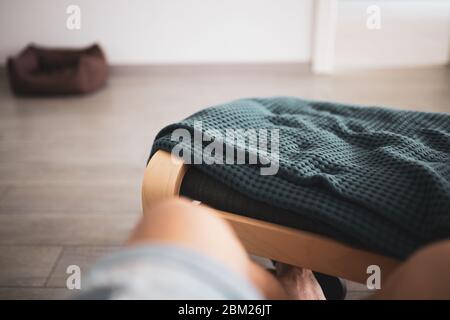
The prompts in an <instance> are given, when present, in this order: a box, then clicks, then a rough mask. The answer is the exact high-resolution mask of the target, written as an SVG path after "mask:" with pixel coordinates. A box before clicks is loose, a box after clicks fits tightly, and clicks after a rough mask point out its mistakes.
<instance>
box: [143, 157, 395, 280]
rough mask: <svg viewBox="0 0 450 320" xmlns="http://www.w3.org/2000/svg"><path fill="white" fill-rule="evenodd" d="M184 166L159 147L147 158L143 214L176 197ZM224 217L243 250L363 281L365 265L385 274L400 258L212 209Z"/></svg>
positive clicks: (383, 275)
mask: <svg viewBox="0 0 450 320" xmlns="http://www.w3.org/2000/svg"><path fill="white" fill-rule="evenodd" d="M187 170H188V165H185V164H184V163H183V161H182V160H181V159H179V158H176V157H172V156H171V154H170V153H168V152H166V151H162V150H159V151H157V152H156V153H155V154H154V155H153V157H152V158H151V160H150V162H149V163H148V166H147V168H146V170H145V174H144V182H143V186H142V206H143V210H144V214H145V212H146V210H147V208H148V207H149V206H150V205H151V203H152V202H154V201H157V200H160V199H164V198H170V197H177V196H178V195H179V192H180V186H181V182H182V181H183V178H184V175H185V173H186V171H187ZM215 212H216V214H217V215H218V216H219V217H221V218H223V219H225V220H226V221H228V222H229V223H230V224H231V226H232V227H233V229H234V230H235V232H236V234H237V236H238V237H239V238H240V240H241V241H242V243H243V245H244V247H245V248H246V250H247V251H248V252H249V253H251V254H255V255H258V256H262V257H266V258H269V259H273V260H276V261H280V262H284V263H288V264H291V265H295V266H299V267H306V268H309V269H312V270H314V271H319V272H323V273H326V274H329V275H334V276H338V277H342V278H345V279H348V280H352V281H356V282H360V283H365V282H366V279H367V277H368V274H367V267H368V266H370V265H378V266H379V267H380V268H381V272H382V277H383V278H385V277H386V276H387V275H388V274H389V273H391V272H392V271H393V270H394V269H395V268H396V267H397V266H398V265H399V264H400V261H398V260H395V259H392V258H390V257H386V256H382V255H379V254H375V253H372V252H368V251H364V250H361V249H356V248H353V247H351V246H348V245H345V244H343V243H340V242H338V241H336V240H333V239H330V238H327V237H324V236H320V235H317V234H313V233H310V232H306V231H301V230H297V229H293V228H288V227H285V226H280V225H276V224H273V223H269V222H265V221H260V220H257V219H253V218H248V217H244V216H240V215H237V214H233V213H229V212H224V211H220V210H215Z"/></svg>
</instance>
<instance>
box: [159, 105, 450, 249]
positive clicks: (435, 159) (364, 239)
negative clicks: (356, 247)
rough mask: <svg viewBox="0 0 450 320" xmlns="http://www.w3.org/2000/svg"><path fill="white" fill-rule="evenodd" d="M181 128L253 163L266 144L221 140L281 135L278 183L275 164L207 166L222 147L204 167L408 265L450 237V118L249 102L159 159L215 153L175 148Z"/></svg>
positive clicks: (214, 116)
mask: <svg viewBox="0 0 450 320" xmlns="http://www.w3.org/2000/svg"><path fill="white" fill-rule="evenodd" d="M198 121H201V127H199V126H198ZM196 123H197V125H196ZM199 128H200V129H199ZM175 129H185V130H182V133H183V132H184V133H186V132H189V133H191V134H192V136H194V135H195V134H198V133H199V132H198V131H199V130H200V131H202V132H204V133H205V132H207V131H210V132H213V133H212V136H211V133H210V134H209V135H210V136H209V138H210V139H209V141H202V147H203V148H205V147H207V146H208V145H209V144H210V143H211V141H214V140H215V138H217V141H218V142H220V144H221V145H222V144H223V150H230V149H231V150H234V149H236V150H235V151H236V154H237V152H238V151H239V150H238V149H239V148H244V149H245V152H246V153H245V154H246V159H248V158H250V157H251V155H252V154H254V153H255V152H256V153H257V152H258V151H260V150H258V149H259V145H257V148H256V149H255V148H254V147H252V145H251V143H250V140H248V143H246V144H244V145H242V144H239V143H231V142H232V141H231V140H229V139H228V140H227V139H224V140H221V139H220V136H222V137H226V131H227V130H229V129H231V130H233V129H255V130H257V132H259V131H258V130H261V129H266V130H268V132H271V131H276V129H278V132H279V142H280V143H279V152H278V154H279V163H278V167H279V168H278V170H277V172H276V174H275V175H263V174H261V167H264V166H267V161H266V162H265V163H263V161H257V163H249V161H246V162H245V163H244V164H233V163H228V164H227V159H225V155H223V159H222V160H223V161H222V162H224V163H225V164H220V161H216V162H215V163H213V164H206V163H205V162H207V161H208V160H209V163H211V161H210V160H211V158H212V159H215V160H220V159H219V158H221V157H222V154H221V153H220V152H219V151H222V150H220V149H219V148H216V149H215V150H213V151H211V149H209V150H208V151H211V157H210V159H205V158H204V161H203V162H202V164H199V163H197V164H195V165H196V166H197V167H198V169H200V170H201V171H203V172H204V173H206V174H208V175H210V176H211V177H213V178H215V179H216V180H217V181H219V182H221V183H223V184H225V185H227V186H229V187H231V188H233V189H235V190H237V191H239V192H241V193H242V194H244V195H246V196H247V197H250V198H252V199H255V200H258V201H262V202H266V203H270V204H271V205H274V206H276V207H280V208H284V209H287V210H290V211H292V212H295V213H296V214H298V215H299V216H304V217H306V218H309V219H312V220H313V221H316V222H317V223H318V224H320V223H324V224H327V225H332V226H333V227H335V228H336V229H337V230H339V231H340V232H342V234H348V235H350V236H351V237H352V238H354V239H358V243H359V244H362V245H363V246H364V247H366V248H369V249H371V250H374V251H377V252H380V253H383V254H386V255H390V256H393V257H397V258H405V257H407V256H408V255H409V254H411V253H412V252H413V251H414V250H416V249H417V248H418V247H420V246H422V245H424V244H426V243H429V242H431V241H434V240H437V239H442V238H448V237H450V115H448V114H440V113H424V112H415V111H402V110H392V109H387V108H380V107H361V106H355V105H346V104H338V103H330V102H317V101H308V100H301V99H297V98H290V97H276V98H268V99H242V100H237V101H234V102H231V103H226V104H222V105H219V106H215V107H211V108H207V109H205V110H203V111H201V112H198V113H196V114H194V115H192V116H191V117H189V118H187V119H185V120H183V121H181V122H179V123H176V124H173V125H170V126H168V127H166V128H164V129H163V130H162V131H161V132H160V133H159V134H158V135H157V137H156V139H155V142H154V145H153V149H152V154H153V153H154V152H155V151H156V150H158V149H164V150H167V151H172V150H173V148H174V147H176V146H178V147H180V145H181V146H184V147H186V146H188V147H189V148H190V150H191V153H188V152H186V151H183V152H181V153H180V155H183V156H184V157H191V158H192V163H195V156H198V155H199V152H200V156H201V155H202V153H201V152H203V155H204V154H205V149H203V151H199V150H198V148H197V149H196V148H194V143H191V142H188V141H185V140H184V138H183V137H181V136H180V135H176V139H174V136H173V135H172V134H173V132H174V130H175ZM235 131H236V130H235ZM263 131H264V130H263ZM261 132H262V131H261ZM239 134H240V133H239V130H237V135H239ZM267 136H268V138H267V139H266V140H267V141H268V143H267V145H268V146H269V147H268V150H267V152H265V153H264V152H262V154H265V155H269V156H268V158H269V160H270V159H271V157H272V155H270V151H273V150H271V149H273V147H272V145H271V144H270V143H271V142H272V140H273V139H274V136H270V135H269V134H267ZM248 137H249V136H247V138H248ZM258 139H259V137H258ZM244 141H247V140H245V137H244ZM258 141H260V140H258ZM241 142H242V140H241ZM262 142H264V140H262ZM253 146H254V145H253ZM216 147H217V144H216ZM227 148H228V149H227ZM263 151H264V150H263ZM223 153H225V152H223ZM197 160H198V159H197ZM266 160H267V159H266ZM272 160H273V159H272ZM197 162H198V161H197ZM273 214H274V215H276V214H277V213H276V212H274V213H273ZM338 240H339V239H338Z"/></svg>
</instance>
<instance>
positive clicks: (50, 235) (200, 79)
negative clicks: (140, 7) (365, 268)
mask: <svg viewBox="0 0 450 320" xmlns="http://www.w3.org/2000/svg"><path fill="white" fill-rule="evenodd" d="M449 84H450V70H449V69H448V68H434V69H416V70H397V71H386V72H383V71H376V72H373V71H372V72H360V73H347V74H341V75H339V76H332V77H327V76H312V75H310V74H309V72H308V71H307V68H306V67H304V66H296V65H282V66H276V65H271V66H202V67H193V66H178V67H174V66H172V67H169V66H167V67H151V68H145V69H143V70H142V69H126V68H119V69H114V70H113V72H112V77H111V79H110V82H109V85H108V86H107V87H106V88H105V89H104V90H101V91H100V92H98V93H95V94H92V95H88V96H84V97H67V98H20V99H19V98H15V97H13V96H12V95H11V93H10V92H9V88H8V85H7V82H6V80H5V74H4V72H1V74H0V298H9V299H11V298H13V299H15V298H31V299H39V298H64V297H66V296H67V295H68V294H69V293H70V292H69V291H68V290H67V289H65V279H66V274H65V270H66V268H67V266H68V265H71V264H77V265H79V266H80V267H81V268H82V271H85V270H86V268H87V266H88V265H90V264H91V263H92V261H93V260H95V259H96V258H98V257H99V256H102V255H104V254H106V253H108V252H111V251H113V250H116V249H117V248H118V247H119V246H120V245H121V244H122V242H123V241H124V239H125V238H126V237H127V234H128V233H129V231H130V229H131V228H132V227H133V225H134V224H135V223H136V221H137V219H138V218H139V215H140V184H141V179H142V175H143V171H144V166H145V162H146V158H147V156H148V152H149V149H150V146H151V144H152V140H153V138H154V136H155V134H156V133H157V131H158V129H160V128H162V127H163V126H164V125H166V124H169V123H171V122H174V121H177V120H179V119H181V118H183V117H186V116H188V115H189V114H191V113H193V112H195V111H197V110H199V109H201V108H204V107H207V106H210V105H213V104H217V103H221V102H224V101H228V100H233V99H237V98H241V97H249V96H274V95H291V96H299V97H305V98H313V99H323V100H334V101H341V102H351V103H362V104H372V105H389V106H393V107H398V108H405V109H414V110H423V111H437V112H450V88H449ZM363 291H364V287H361V286H358V285H355V284H350V293H349V295H348V298H360V297H362V296H363V295H364V294H365V293H363Z"/></svg>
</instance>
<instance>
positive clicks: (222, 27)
mask: <svg viewBox="0 0 450 320" xmlns="http://www.w3.org/2000/svg"><path fill="white" fill-rule="evenodd" d="M312 1H313V0H226V1H218V0H217V1H216V0H128V1H127V0H69V1H67V0H1V1H0V63H4V61H5V59H6V57H7V56H8V55H10V54H14V53H16V52H17V51H18V50H20V49H21V48H22V47H23V46H24V45H26V44H27V43H29V42H30V41H33V42H34V43H38V44H44V45H52V46H80V45H86V44H89V43H91V42H94V41H99V42H100V43H101V44H102V45H103V46H104V48H105V50H106V52H107V54H108V57H109V60H110V62H111V63H113V64H140V63H144V64H145V63H196V62H202V63H208V62H212V63H214V62H306V61H309V60H310V52H311V46H310V43H311V26H312ZM69 4H77V5H79V6H80V7H81V22H82V23H81V30H79V31H77V30H73V31H70V30H67V29H66V18H67V15H66V12H65V11H66V7H67V6H68V5H69Z"/></svg>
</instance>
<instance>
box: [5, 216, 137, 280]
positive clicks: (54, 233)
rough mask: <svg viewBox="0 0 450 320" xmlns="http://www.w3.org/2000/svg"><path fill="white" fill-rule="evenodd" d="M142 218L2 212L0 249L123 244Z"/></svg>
mask: <svg viewBox="0 0 450 320" xmlns="http://www.w3.org/2000/svg"><path fill="white" fill-rule="evenodd" d="M139 217H140V215H139V214H80V215H70V214H68V215H61V214H20V215H10V214H1V215H0V245H2V246H3V247H1V248H0V249H1V250H4V248H6V245H40V246H53V245H61V246H67V245H99V246H110V245H121V244H123V243H124V241H125V240H126V239H127V237H128V234H129V233H130V231H131V230H132V229H133V227H134V225H135V224H136V222H137V220H138V219H139ZM0 272H1V271H0Z"/></svg>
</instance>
